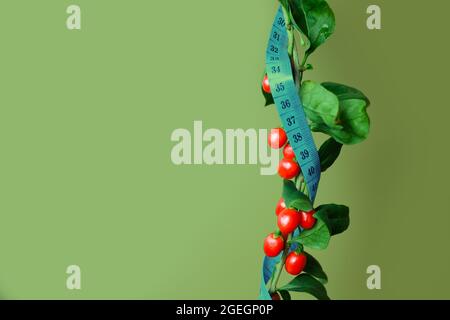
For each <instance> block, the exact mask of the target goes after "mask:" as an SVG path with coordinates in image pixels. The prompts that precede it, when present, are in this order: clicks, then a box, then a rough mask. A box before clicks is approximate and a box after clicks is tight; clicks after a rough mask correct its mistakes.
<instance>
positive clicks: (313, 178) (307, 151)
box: [259, 5, 321, 300]
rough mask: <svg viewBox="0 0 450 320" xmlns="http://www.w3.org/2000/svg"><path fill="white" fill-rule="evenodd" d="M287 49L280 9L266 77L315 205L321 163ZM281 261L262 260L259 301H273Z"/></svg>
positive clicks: (284, 22)
mask: <svg viewBox="0 0 450 320" xmlns="http://www.w3.org/2000/svg"><path fill="white" fill-rule="evenodd" d="M287 48H288V34H287V31H286V21H285V19H284V15H283V9H282V7H281V5H280V8H279V9H278V12H277V15H276V17H275V21H274V23H273V25H272V31H271V33H270V38H269V44H268V47H267V51H266V73H267V76H268V78H269V83H270V88H271V91H272V96H273V99H274V101H275V105H276V106H277V110H278V115H279V116H280V119H281V123H282V125H283V128H284V130H285V131H286V135H287V137H288V140H289V143H290V144H291V146H292V148H293V149H294V153H295V157H296V159H297V162H298V163H299V165H300V168H301V170H302V173H303V176H304V179H305V182H306V186H307V188H308V193H309V198H310V200H311V202H314V199H315V198H316V194H317V187H318V185H319V180H320V172H321V168H320V159H319V154H318V153H317V148H316V145H315V144H314V140H313V137H312V133H311V130H310V129H309V126H308V121H307V119H306V116H305V112H304V110H303V105H302V102H301V100H300V97H299V95H298V88H297V86H296V85H295V81H294V78H293V75H292V67H291V60H290V58H289V54H288V50H287ZM280 259H281V254H280V255H279V256H278V257H275V258H269V257H265V258H264V266H263V272H262V273H263V274H262V280H261V288H260V295H259V298H260V299H262V300H272V298H271V296H270V294H269V291H268V289H267V282H268V281H269V280H270V278H271V277H272V273H273V269H274V267H275V265H276V264H277V263H278V262H279V261H280Z"/></svg>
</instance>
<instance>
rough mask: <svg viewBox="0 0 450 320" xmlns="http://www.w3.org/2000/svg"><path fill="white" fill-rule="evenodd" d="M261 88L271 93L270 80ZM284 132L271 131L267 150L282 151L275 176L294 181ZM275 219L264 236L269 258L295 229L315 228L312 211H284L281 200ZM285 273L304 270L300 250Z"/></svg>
mask: <svg viewBox="0 0 450 320" xmlns="http://www.w3.org/2000/svg"><path fill="white" fill-rule="evenodd" d="M262 88H263V90H264V92H266V93H269V94H270V93H271V90H270V84H269V79H268V77H267V75H266V76H265V77H264V80H263V83H262ZM287 140H288V139H287V136H286V132H285V131H284V130H283V129H282V128H276V129H272V130H271V131H270V134H269V146H270V147H271V148H273V149H281V148H283V147H284V149H283V159H282V160H281V161H280V164H279V165H278V174H279V175H280V177H282V178H283V179H287V180H290V179H293V178H295V177H297V176H298V175H300V172H301V171H300V166H299V165H298V163H297V161H296V160H295V153H294V150H293V148H292V146H291V145H290V144H289V143H288V141H287ZM275 213H276V215H277V217H278V230H277V231H276V232H274V233H271V234H269V235H268V236H267V238H266V239H265V241H264V252H265V254H266V255H267V256H268V257H276V256H278V255H279V254H280V253H281V252H282V251H283V250H284V249H285V248H286V245H287V244H286V240H287V239H288V237H289V235H290V234H292V233H293V232H294V231H295V230H296V229H297V228H298V227H301V228H302V229H304V230H309V229H312V228H313V227H314V225H315V224H316V218H314V214H315V211H314V210H313V211H309V212H303V211H297V210H295V209H291V208H287V207H286V203H285V201H284V199H283V198H281V199H280V200H279V201H278V203H277V206H276V209H275ZM284 265H285V268H286V271H287V272H288V273H289V274H291V275H298V274H300V273H301V272H302V271H303V269H304V268H305V266H306V255H305V254H304V253H303V252H302V249H301V248H300V249H299V250H296V251H293V252H291V253H289V255H288V256H287V257H286V261H285V264H284Z"/></svg>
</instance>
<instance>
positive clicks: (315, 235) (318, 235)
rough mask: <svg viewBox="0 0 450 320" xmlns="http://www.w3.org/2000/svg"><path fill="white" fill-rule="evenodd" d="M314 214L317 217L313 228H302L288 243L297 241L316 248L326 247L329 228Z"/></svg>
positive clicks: (328, 239)
mask: <svg viewBox="0 0 450 320" xmlns="http://www.w3.org/2000/svg"><path fill="white" fill-rule="evenodd" d="M314 216H315V217H316V218H317V222H316V225H315V226H314V228H312V229H310V230H303V231H302V232H301V233H300V234H299V235H298V236H297V237H295V238H293V239H292V240H290V241H289V243H297V244H301V245H303V246H305V247H308V248H311V249H318V250H323V249H326V248H327V247H328V244H329V243H330V238H331V233H330V230H329V228H328V226H327V224H326V223H325V222H324V221H323V220H322V219H321V217H320V216H317V213H316V215H314Z"/></svg>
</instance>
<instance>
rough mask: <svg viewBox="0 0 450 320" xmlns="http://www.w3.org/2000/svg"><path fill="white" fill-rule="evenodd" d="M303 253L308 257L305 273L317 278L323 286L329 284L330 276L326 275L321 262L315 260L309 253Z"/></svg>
mask: <svg viewBox="0 0 450 320" xmlns="http://www.w3.org/2000/svg"><path fill="white" fill-rule="evenodd" d="M303 253H304V254H305V255H306V257H307V260H306V266H305V269H304V270H303V271H304V272H306V273H308V274H310V275H312V276H313V277H315V278H317V280H319V281H320V282H322V283H323V284H325V283H327V282H328V276H327V274H326V273H325V271H323V269H322V266H321V265H320V263H319V261H317V260H316V258H314V257H313V256H312V255H310V254H309V253H307V252H303Z"/></svg>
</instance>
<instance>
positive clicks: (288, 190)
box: [283, 180, 313, 211]
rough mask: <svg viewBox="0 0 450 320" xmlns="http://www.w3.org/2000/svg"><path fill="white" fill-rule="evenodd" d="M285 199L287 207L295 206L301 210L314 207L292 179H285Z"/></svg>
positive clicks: (308, 209)
mask: <svg viewBox="0 0 450 320" xmlns="http://www.w3.org/2000/svg"><path fill="white" fill-rule="evenodd" d="M283 199H284V202H285V203H286V207H287V208H294V209H296V210H301V211H310V210H312V209H313V206H312V204H311V201H310V200H309V198H308V197H307V196H306V195H305V194H304V193H302V192H300V191H298V190H297V187H296V186H295V183H294V182H292V181H290V180H284V181H283Z"/></svg>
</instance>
